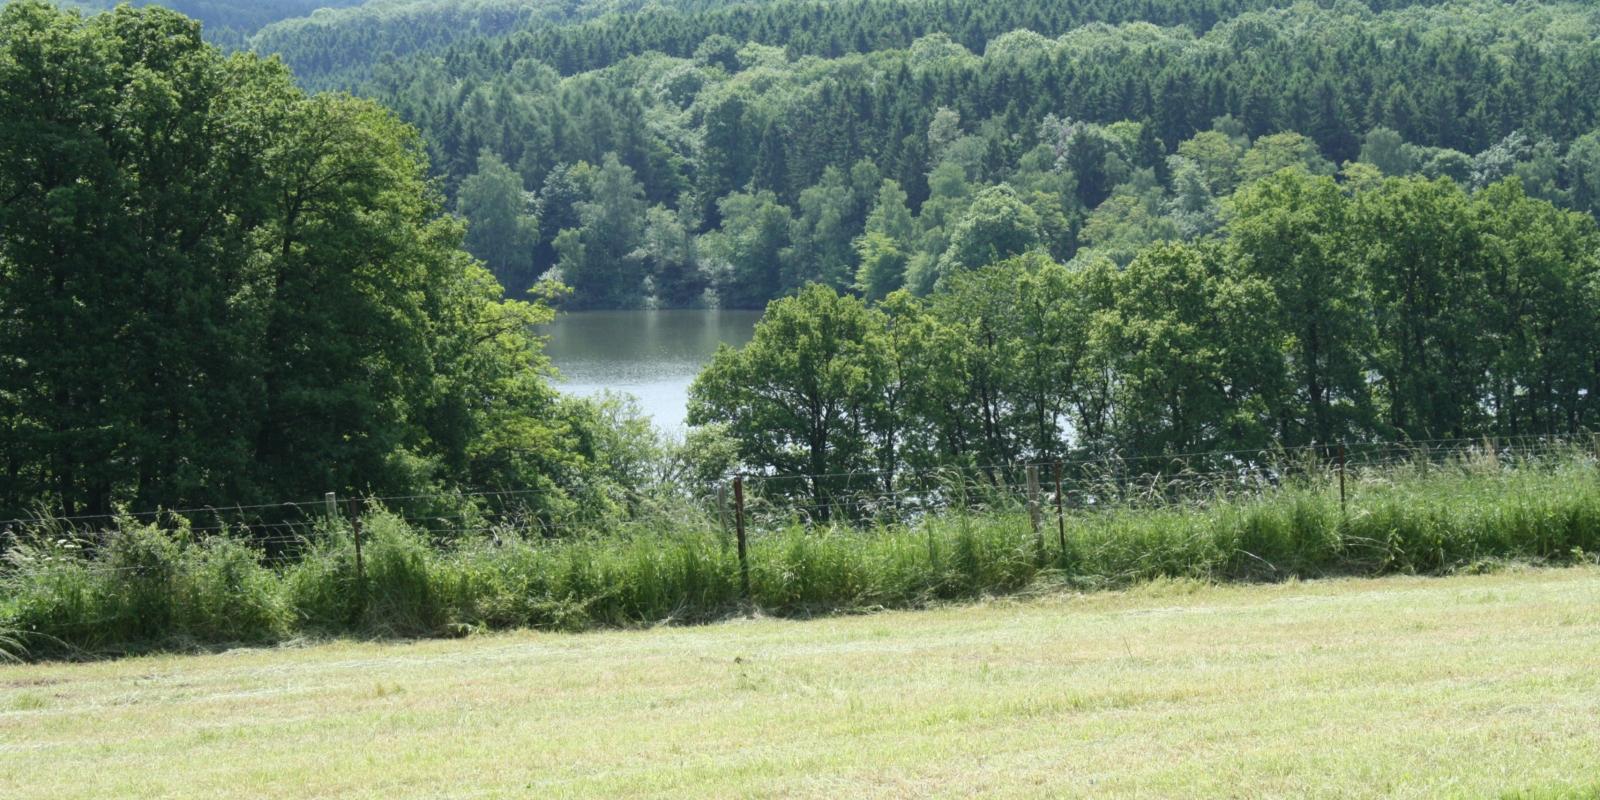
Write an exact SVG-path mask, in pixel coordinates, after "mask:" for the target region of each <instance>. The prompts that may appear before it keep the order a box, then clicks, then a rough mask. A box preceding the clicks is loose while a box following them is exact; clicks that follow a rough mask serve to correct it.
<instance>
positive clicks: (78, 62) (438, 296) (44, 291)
mask: <svg viewBox="0 0 1600 800" xmlns="http://www.w3.org/2000/svg"><path fill="white" fill-rule="evenodd" d="M41 86H53V87H59V90H52V91H48V92H41V91H40V89H39V87H41ZM0 109H3V110H4V112H5V113H4V123H3V124H0V162H3V163H4V164H5V165H6V166H5V168H4V169H0V195H4V196H5V198H6V202H5V203H4V205H3V207H0V312H3V314H4V316H5V318H6V320H7V323H6V324H5V325H4V326H0V352H4V353H5V356H4V357H3V358H0V385H3V386H4V389H0V453H3V455H0V509H4V512H3V514H0V516H7V517H12V516H22V515H24V513H25V512H26V511H28V510H32V509H34V508H35V507H36V504H42V505H43V506H46V507H49V508H52V509H56V510H58V511H59V512H60V513H62V514H64V515H66V516H73V515H76V514H94V515H109V514H111V513H112V512H113V511H114V510H115V509H116V508H117V507H119V506H122V505H124V504H131V505H133V506H136V507H140V508H154V507H169V508H171V507H185V506H193V505H196V504H198V503H202V502H208V501H211V502H214V501H215V500H216V499H217V498H220V497H226V498H228V499H230V500H232V501H234V502H239V503H251V502H261V501H269V502H270V501H282V500H284V499H293V498H307V497H316V496H320V495H321V494H322V493H323V492H325V491H327V490H329V489H335V490H339V491H344V492H349V493H354V492H355V491H365V492H372V493H379V494H406V493H410V492H413V491H416V490H418V489H422V488H432V487H436V486H438V485H439V484H441V483H455V482H457V481H463V480H473V481H481V482H482V483H480V484H479V485H504V484H505V483H508V482H516V483H519V484H523V485H527V484H541V485H545V486H548V487H550V488H551V489H552V491H551V493H550V496H551V499H550V502H549V506H551V507H554V506H559V505H561V504H563V503H568V502H572V501H571V500H570V498H567V497H566V496H565V490H564V489H562V488H560V484H557V483H556V481H557V480H560V481H564V482H566V483H568V484H570V483H572V482H573V481H572V478H573V477H575V476H576V475H577V474H578V473H581V471H582V469H583V467H584V465H583V463H582V461H581V459H579V458H576V457H574V456H572V455H571V454H570V449H571V445H570V439H571V438H572V436H573V431H572V429H571V426H570V425H569V424H568V422H567V421H564V420H559V419H557V418H556V416H557V415H556V396H555V393H554V392H553V391H552V390H551V389H550V388H549V387H548V385H547V382H546V380H545V373H546V372H547V371H548V367H547V363H546V361H545V360H544V358H543V356H542V355H541V354H540V353H539V350H538V346H537V340H536V339H535V338H534V336H533V334H532V332H531V330H530V326H531V325H532V324H534V323H537V322H540V321H543V320H546V319H548V316H547V315H548V313H549V312H548V308H547V306H546V304H545V301H546V300H548V299H549V298H551V297H553V296H554V294H555V293H554V291H553V290H551V289H549V288H548V287H540V289H539V291H538V293H537V294H536V295H535V296H534V299H533V301H532V302H508V301H502V300H501V294H502V291H501V288H500V286H499V285H498V284H497V283H496V282H495V281H494V279H493V277H492V276H491V275H490V274H489V273H488V272H487V271H486V270H484V269H483V268H482V267H481V266H480V265H479V264H477V263H476V262H474V261H473V260H472V259H471V258H470V257H468V256H467V254H466V253H464V252H463V251H462V250H461V245H462V241H463V232H462V229H461V227H460V226H459V224H457V223H456V222H455V221H453V220H451V219H450V218H448V217H445V216H444V215H443V204H442V200H441V198H440V197H439V196H438V195H437V194H435V193H434V192H433V191H432V190H431V189H430V187H429V181H428V178H427V171H428V166H427V161H426V158H425V157H424V155H423V153H422V147H421V144H420V142H419V140H418V137H417V135H416V132H415V131H414V130H412V129H410V128H408V127H407V126H405V125H404V124H402V123H401V122H399V121H398V120H397V119H396V118H395V117H394V116H393V115H392V114H390V113H389V112H387V111H384V110H383V109H381V108H379V107H378V106H377V105H376V104H374V103H372V102H370V101H366V100H358V99H354V98H351V97H349V96H345V95H332V94H329V95H316V96H307V95H306V94H304V93H303V92H301V91H300V90H298V89H296V88H294V87H293V86H292V85H291V83H290V80H289V76H288V74H287V72H286V71H285V70H283V69H282V68H281V67H280V66H278V65H277V64H275V63H274V62H271V61H264V60H261V59H258V58H255V57H251V56H234V57H231V58H224V57H223V56H222V55H221V54H220V53H219V52H218V51H217V50H215V49H213V48H211V47H209V46H207V45H205V44H203V43H202V42H201V40H200V38H199V33H198V26H197V25H196V24H194V23H193V22H191V21H189V20H187V19H185V18H183V17H181V16H179V15H177V14H174V13H171V12H167V11H164V10H159V9H145V10H136V9H133V8H128V7H122V8H118V9H116V10H114V11H109V12H106V13H104V14H100V15H97V16H94V17H91V18H88V19H83V18H80V17H78V16H76V15H72V14H68V13H63V12H58V11H55V10H53V9H52V8H51V7H49V6H48V5H46V4H44V3H42V2H37V1H36V0H19V1H18V2H14V3H10V4H8V5H6V6H5V7H4V9H3V10H0ZM474 157H476V154H474ZM594 185H595V186H596V187H597V189H596V191H597V192H601V193H602V194H604V193H605V192H608V191H609V192H612V193H615V194H619V195H620V196H623V197H628V196H629V189H630V186H629V185H628V183H627V181H626V167H623V166H621V165H619V164H617V163H616V162H615V160H614V159H613V160H611V161H608V162H607V163H606V164H605V166H603V167H602V168H601V169H600V170H599V171H598V173H597V178H596V180H595V181H594ZM520 187H521V182H520V178H519V177H518V176H517V175H516V174H515V173H513V172H511V171H510V169H509V168H507V167H506V166H505V165H504V164H502V163H500V162H499V161H498V160H497V159H496V158H495V157H494V156H493V155H486V156H485V157H484V158H483V159H482V171H481V173H480V174H479V175H476V176H475V177H474V179H473V180H470V181H468V182H466V184H465V185H464V187H463V188H464V192H463V194H462V195H461V198H460V201H461V206H462V208H463V209H464V210H465V211H466V212H467V213H468V214H469V215H472V216H474V217H475V218H476V219H475V221H476V222H477V223H478V226H477V228H476V229H475V232H474V238H473V239H472V240H471V243H472V244H473V246H475V247H477V248H479V249H480V251H481V252H482V253H483V254H484V255H486V256H487V257H490V258H493V259H495V260H497V261H499V262H500V263H496V264H493V266H495V267H496V268H498V269H502V270H511V271H513V272H516V273H517V274H519V275H521V276H522V277H523V278H524V279H526V278H527V277H528V274H529V273H528V269H529V264H530V262H529V260H528V259H527V254H528V248H530V247H531V246H532V243H531V242H530V241H528V235H529V234H530V233H531V230H532V228H533V226H532V224H531V222H530V221H529V220H528V219H527V216H526V214H525V213H524V211H525V208H524V206H525V203H524V202H523V200H522V198H521V188H520ZM631 188H632V195H631V196H633V197H635V198H636V197H637V187H636V186H632V187H631ZM606 208H613V209H616V208H623V206H621V205H619V204H618V202H616V201H611V200H608V201H607V203H606ZM638 211H639V214H640V215H642V213H643V210H642V208H640V209H638ZM619 215H620V212H617V213H600V212H599V211H596V212H594V213H586V214H585V215H584V216H585V221H586V223H587V224H590V225H594V226H603V227H605V228H606V230H607V231H611V230H613V229H616V228H618V227H619V226H623V227H624V228H625V227H626V225H627V224H632V219H631V217H627V216H626V215H620V216H621V217H622V219H621V221H615V220H616V219H617V218H618V217H619ZM610 238H611V235H610V234H609V233H608V234H607V239H608V241H609V240H610ZM157 610H159V609H157ZM152 613H154V612H152Z"/></svg>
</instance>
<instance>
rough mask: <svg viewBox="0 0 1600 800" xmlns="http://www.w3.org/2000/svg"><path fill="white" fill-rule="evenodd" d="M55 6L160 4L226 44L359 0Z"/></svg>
mask: <svg viewBox="0 0 1600 800" xmlns="http://www.w3.org/2000/svg"><path fill="white" fill-rule="evenodd" d="M54 2H55V4H56V5H57V6H61V7H63V8H76V9H79V10H81V11H86V12H90V13H93V12H99V11H105V10H106V9H109V8H112V7H114V6H116V5H118V4H119V3H124V2H126V3H129V4H130V5H135V6H163V7H166V8H170V9H172V10H174V11H178V12H181V13H183V14H184V15H185V16H189V17H193V18H194V19H197V20H199V21H200V22H201V23H202V24H204V25H205V26H206V35H207V38H208V39H210V40H212V41H214V42H218V43H222V44H227V45H235V46H238V45H243V44H244V43H245V40H246V38H247V37H248V36H249V35H250V34H252V33H254V32H256V31H257V30H260V29H261V28H262V27H264V26H266V25H270V24H272V23H274V22H277V21H278V20H281V19H288V18H290V17H299V16H304V15H306V14H310V13H312V12H313V11H316V10H317V9H320V8H339V7H342V6H354V5H359V4H360V3H361V2H362V0H54Z"/></svg>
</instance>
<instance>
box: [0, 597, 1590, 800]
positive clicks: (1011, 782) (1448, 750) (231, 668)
mask: <svg viewBox="0 0 1600 800" xmlns="http://www.w3.org/2000/svg"><path fill="white" fill-rule="evenodd" d="M1596 719H1600V569H1597V568H1595V567H1578V568H1572V569H1539V570H1529V569H1523V568H1520V567H1512V568H1508V569H1505V570H1502V571H1500V572H1497V573H1495V574H1487V575H1458V576H1453V577H1445V578H1432V577H1427V578H1423V577H1409V576H1390V577H1386V578H1381V579H1345V578H1341V579H1331V580H1326V581H1316V582H1299V581H1284V582H1280V583H1275V584H1227V585H1211V584H1206V583H1204V582H1201V581H1196V580H1189V579H1161V580H1155V581H1150V582H1146V583H1141V584H1138V585H1136V586H1133V587H1131V588H1129V589H1125V590H1119V591H1109V592H1087V593H1062V592H1049V593H1042V594H1039V595H1032V594H1030V595H1027V596H1018V597H1011V598H999V599H992V600H989V601H983V602H977V603H968V604H948V605H941V606H938V607H935V608H931V609H926V610H919V611H915V612H897V611H890V612H885V613H882V614H875V615H859V616H842V617H840V616H836V617H825V618H818V619H812V620H804V621H795V620H784V619H776V618H770V617H758V618H757V619H755V620H745V619H744V618H742V617H740V618H737V619H736V620H734V621H729V622H726V623H723V624H714V625H703V626H678V627H660V628H654V629H650V630H630V631H602V632H595V633H586V634H583V635H567V634H554V633H544V632H517V633H508V634H498V635H487V636H479V637H473V638H469V639H465V640H417V641H409V642H403V643H402V642H393V641H388V642H384V641H376V642H351V641H339V642H333V643H328V644H322V645H315V646H301V647H275V648H267V649H242V650H236V651H230V652H227V653H221V654H215V655H202V656H177V655H156V656H143V657H134V658H128V659H121V660H115V661H100V662H93V663H86V664H68V663H50V664H34V665H21V666H8V667H0V797H6V798H15V799H16V800H31V798H46V797H48V798H79V797H83V798H89V797H167V798H188V797H342V798H383V797H441V798H450V797H459V798H467V797H473V798H480V797H507V798H509V797H570V798H585V797H597V798H599V797H605V798H611V797H646V798H648V797H663V798H665V797H795V798H806V797H818V798H821V797H827V798H837V797H1252V798H1254V797H1328V798H1376V797H1429V798H1433V797H1440V798H1495V797H1506V798H1545V799H1554V798H1585V797H1593V796H1594V790H1595V788H1596V786H1595V782H1596V780H1597V775H1596V773H1595V765H1596V764H1597V763H1600V726H1597V725H1596V724H1595V720H1596Z"/></svg>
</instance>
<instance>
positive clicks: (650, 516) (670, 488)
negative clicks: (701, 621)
mask: <svg viewBox="0 0 1600 800" xmlns="http://www.w3.org/2000/svg"><path fill="white" fill-rule="evenodd" d="M1574 459H1585V460H1588V461H1592V462H1595V463H1597V464H1600V434H1597V435H1582V436H1565V437H1558V436H1512V437H1505V436H1502V437H1484V438H1474V439H1440V440H1430V441H1411V442H1361V443H1340V444H1333V445H1311V446H1305V447H1294V448H1282V447H1273V448H1264V449H1249V450H1229V451H1203V452H1192V453H1162V454H1147V455H1119V454H1111V455H1098V456H1093V457H1083V458H1063V459H1048V460H1017V461H1014V462H1007V463H996V464H978V465H974V464H942V465H929V466H919V465H897V466H895V467H892V468H885V469H879V470H854V471H836V472H823V473H776V472H755V471H753V472H749V473H745V474H740V475H729V476H725V479H724V480H722V481H719V482H716V483H714V484H711V485H703V484H700V485H697V484H691V483H682V482H664V483H661V484H659V485H655V486H649V487H643V488H628V487H620V486H608V487H603V488H598V487H584V486H564V487H559V488H511V489H488V490H476V491H471V490H462V491H451V492H436V493H418V494H410V495H392V496H382V495H378V496H365V497H360V498H340V497H338V496H336V495H335V494H334V493H331V492H330V493H328V494H326V495H325V496H324V497H322V498H321V499H316V500H297V501H289V502H279V503H255V504H215V505H201V506H191V507H184V508H174V509H147V510H120V511H117V512H114V513H107V514H77V515H49V514H36V515H33V516H27V517H17V518H13V519H3V520H0V552H3V551H6V550H9V549H10V548H11V547H12V546H13V545H14V544H16V543H17V542H18V541H21V540H22V539H24V538H28V537H32V538H39V537H41V536H44V537H55V538H58V539H61V540H69V541H70V542H72V543H73V544H74V545H76V546H78V547H81V548H84V549H93V548H95V547H98V546H100V545H102V544H103V543H104V542H105V541H106V539H107V537H109V536H111V535H113V534H115V533H116V532H117V531H119V530H122V529H124V528H126V527H128V526H155V527H161V528H168V529H171V530H172V531H173V532H174V533H175V534H176V535H181V536H185V537H190V538H191V539H195V540H199V539H206V538H210V537H221V538H228V539H231V540H242V541H247V542H250V543H252V544H254V545H258V546H260V547H261V548H263V549H264V550H266V552H267V553H268V554H269V555H274V556H280V555H281V556H292V555H293V553H294V552H296V551H297V550H300V549H303V548H305V547H308V546H311V545H312V544H313V543H315V542H317V541H319V540H321V539H322V538H324V537H326V535H327V534H328V533H329V532H330V531H335V530H338V531H345V532H348V529H349V526H350V525H351V524H352V520H358V519H360V518H361V517H362V516H363V515H364V514H368V513H373V512H380V511H381V512H383V513H386V514H389V515H392V516H394V517H396V518H398V519H399V520H400V521H403V522H404V523H405V524H407V525H408V526H410V527H412V528H413V529H415V530H417V531H419V532H421V533H424V534H426V535H428V536H429V537H431V538H433V539H434V540H435V541H437V542H439V543H441V544H444V543H447V542H449V541H450V540H454V539H460V538H463V537H469V536H490V537H495V536H518V537H524V538H528V537H539V538H551V539H559V538H567V537H574V536H593V535H604V534H608V533H615V532H619V531H637V530H646V529H649V530H660V531H673V530H682V529H685V528H707V527H713V528H717V529H720V530H724V531H732V530H733V529H734V528H735V527H738V526H740V525H742V526H743V527H745V528H746V529H747V531H749V532H750V533H752V534H755V533H759V532H761V531H765V530H771V529H777V528H787V527H790V526H794V525H835V526H837V525H849V526H857V527H862V528H872V527H879V526H886V525H913V524H916V523H918V522H919V521H921V520H922V519H923V518H926V517H928V516H929V515H934V514H941V513H950V512H955V511H960V512H973V513H981V512H993V511H1008V512H1021V511H1026V510H1029V509H1033V510H1035V511H1037V510H1039V509H1057V510H1059V511H1060V512H1061V513H1064V514H1066V513H1089V512H1097V511H1106V510H1113V509H1131V508H1146V509H1149V508H1172V507H1203V506H1206V505H1210V504H1214V503H1218V502H1224V501H1236V500H1240V499H1246V498H1250V497H1258V496H1262V495H1265V494H1269V493H1272V492H1275V491H1279V490H1281V489H1283V488H1285V487H1289V486H1307V485H1315V486H1320V487H1324V488H1327V489H1328V490H1330V491H1333V490H1336V489H1337V490H1338V491H1340V492H1341V494H1342V495H1346V496H1347V495H1349V494H1350V493H1352V492H1355V491H1358V490H1359V487H1360V486H1361V485H1363V484H1366V483H1370V482H1372V481H1385V480H1391V479H1392V478H1393V477H1394V476H1395V475H1396V474H1397V473H1399V472H1402V471H1406V472H1410V473H1413V474H1427V473H1428V472H1429V471H1438V470H1472V471H1475V472H1476V473H1479V474H1488V473H1493V472H1496V471H1501V472H1509V471H1513V470H1516V471H1525V470H1530V469H1540V468H1544V467H1548V466H1554V465H1558V464H1560V465H1565V464H1570V463H1571V462H1572V461H1573V460H1574ZM736 484H737V492H735V485H736ZM573 490H591V491H604V492H606V493H608V494H609V495H610V496H612V498H613V499H614V500H616V501H617V502H616V503H615V504H614V505H615V506H616V509H615V510H614V511H613V512H612V513H609V514H607V515H605V516H601V517H594V516H589V515H585V514H584V513H583V512H581V511H575V512H570V513H567V514H562V513H552V512H551V511H550V510H549V509H550V504H548V503H542V502H539V501H540V500H542V499H545V498H546V497H547V496H550V495H554V494H556V493H558V492H563V491H573ZM736 493H737V494H738V497H737V498H736V497H735V494H736Z"/></svg>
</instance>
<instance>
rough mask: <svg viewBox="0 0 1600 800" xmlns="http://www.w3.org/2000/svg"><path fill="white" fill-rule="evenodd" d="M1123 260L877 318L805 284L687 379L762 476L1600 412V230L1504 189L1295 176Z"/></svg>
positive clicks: (991, 278) (1552, 421) (1015, 279)
mask: <svg viewBox="0 0 1600 800" xmlns="http://www.w3.org/2000/svg"><path fill="white" fill-rule="evenodd" d="M1224 205H1225V215H1226V217H1227V221H1226V223H1225V224H1223V225H1222V226H1221V227H1220V228H1219V229H1218V230H1217V231H1215V232H1214V233H1212V234H1209V235H1206V236H1204V237H1201V238H1200V239H1198V240H1196V241H1192V242H1166V243H1156V244H1152V245H1149V246H1146V247H1144V248H1142V249H1140V250H1139V251H1138V252H1137V253H1136V254H1135V255H1134V256H1133V257H1132V258H1131V260H1130V261H1129V262H1128V263H1127V265H1126V266H1124V267H1119V266H1118V265H1117V264H1116V263H1115V262H1113V261H1112V260H1110V259H1109V258H1107V257H1105V256H1093V257H1088V258H1082V257H1080V258H1078V259H1076V260H1074V261H1073V262H1072V263H1070V264H1062V263H1059V262H1058V261H1056V260H1055V259H1053V258H1052V257H1051V256H1050V255H1049V254H1048V252H1047V251H1046V250H1045V249H1044V248H1042V247H1040V246H1037V245H1035V246H1034V247H1033V248H1031V249H1030V250H1028V251H1027V252H1025V253H1022V254H1020V255H1014V256H1010V257H1008V258H1004V259H1002V260H999V261H995V262H988V261H980V262H979V263H976V264H974V265H972V266H966V265H957V266H954V267H952V268H951V269H949V270H946V271H944V272H942V273H941V275H940V277H939V278H938V279H937V283H936V285H935V287H934V289H933V291H932V293H931V295H930V296H928V297H927V298H925V299H924V298H917V297H915V296H913V295H912V294H911V293H909V292H907V291H904V290H900V291H896V292H894V293H891V294H890V295H889V296H888V297H887V298H885V299H884V300H883V301H882V302H881V303H869V302H867V301H864V300H862V299H860V298H858V297H855V296H852V295H850V294H846V293H840V292H837V291H835V290H834V289H832V288H830V287H827V286H824V285H819V284H813V285H811V286H808V287H807V288H805V289H803V290H802V291H800V292H799V293H798V294H796V295H795V296H793V297H788V298H784V299H781V300H778V301H775V302H774V303H773V304H772V305H771V306H770V307H769V308H768V311H767V314H766V316H765V318H764V319H763V320H762V322H761V323H760V324H759V325H758V327H757V330H756V334H755V337H754V339H753V340H752V342H751V343H750V344H749V345H748V346H746V347H744V348H743V349H739V350H734V349H730V348H724V349H723V350H721V351H720V352H719V353H718V354H717V355H716V357H715V358H714V360H713V361H712V363H711V364H710V366H708V367H707V368H706V370H705V371H704V372H703V373H702V374H701V375H700V376H699V378H697V380H696V381H695V383H694V385H693V388H692V392H691V402H690V422H691V424H696V425H709V426H714V427H716V428H718V429H720V430H724V431H725V432H726V433H727V434H728V435H729V436H731V437H732V438H733V439H734V440H735V441H737V443H738V446H739V453H740V456H741V458H742V459H743V460H744V461H745V462H746V463H747V464H749V465H750V466H752V467H753V468H755V469H757V470H761V471H766V472H771V473H775V474H786V475H816V476H832V477H823V478H819V479H815V480H813V481H812V482H811V484H810V485H809V486H808V487H806V488H807V490H808V491H810V492H812V493H814V495H815V496H814V498H813V499H814V500H815V502H817V503H819V504H824V503H826V502H828V499H829V498H830V497H831V496H832V492H834V491H836V490H839V489H840V488H842V487H843V486H845V485H847V484H848V485H854V486H857V488H859V485H860V483H861V481H860V479H859V478H855V479H852V478H851V477H849V476H848V473H858V472H859V473H872V474H876V475H879V476H882V481H883V483H884V485H883V488H884V489H885V490H892V489H893V487H894V484H893V481H894V480H895V478H896V477H897V476H901V475H903V474H905V473H907V472H915V471H918V470H926V469H930V468H935V467H938V466H943V465H960V466H969V467H970V466H987V465H997V464H1008V463H1019V462H1022V461H1034V462H1038V461H1051V460H1056V459H1065V458H1094V457H1099V456H1106V455H1117V456H1120V457H1132V458H1142V457H1148V456H1162V455H1172V454H1190V453H1199V452H1207V451H1238V450H1259V449H1268V448H1271V447H1274V446H1283V447H1291V448H1293V447H1300V446H1305V445H1309V444H1312V443H1323V444H1331V443H1337V442H1340V441H1345V440H1348V441H1351V442H1363V441H1379V440H1383V441H1388V440H1397V439H1398V440H1405V439H1413V440H1428V439H1434V438H1461V437H1476V436H1480V435H1483V436H1493V435H1501V436H1504V435H1528V434H1556V433H1571V432H1575V431H1579V430H1582V429H1585V428H1586V427H1592V426H1593V425H1594V424H1595V421H1596V419H1597V414H1600V398H1597V397H1596V396H1595V391H1594V390H1595V389H1596V387H1600V229H1597V227H1596V224H1595V221H1594V219H1593V218H1592V217H1590V216H1589V215H1587V214H1582V213H1578V212H1573V211H1569V210H1564V209H1561V208H1558V207H1557V206H1555V205H1553V204H1551V203H1550V202H1548V201H1545V200H1540V199H1537V198H1534V197H1530V196H1529V195H1528V194H1527V192H1526V191H1525V190H1524V188H1523V185H1522V182H1521V180H1520V179H1518V178H1515V177H1513V178H1510V179H1507V180H1504V181H1500V182H1497V183H1494V184H1492V185H1490V186H1488V187H1486V188H1484V189H1483V190H1482V191H1479V192H1476V193H1468V192H1467V191H1466V190H1465V189H1464V188H1463V187H1462V186H1461V185H1460V184H1458V183H1456V182H1455V181H1453V180H1452V179H1450V178H1447V177H1441V178H1437V179H1427V178H1423V177H1409V178H1389V179H1383V180H1377V181H1373V182H1371V183H1367V184H1363V185H1360V186H1352V185H1350V184H1349V183H1346V184H1343V185H1341V184H1340V183H1338V182H1336V181H1335V180H1334V179H1333V178H1331V177H1328V176H1319V175H1313V174H1311V173H1310V172H1309V171H1307V170H1306V169H1305V168H1304V167H1289V168H1285V169H1283V170H1280V171H1278V172H1275V173H1273V174H1272V175H1270V176H1268V177H1266V178H1263V179H1261V180H1259V181H1256V182H1254V183H1251V184H1249V185H1247V186H1245V187H1243V188H1241V189H1239V190H1238V191H1237V192H1235V193H1234V194H1233V195H1231V196H1229V197H1228V198H1227V199H1226V200H1225V203H1224Z"/></svg>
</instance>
